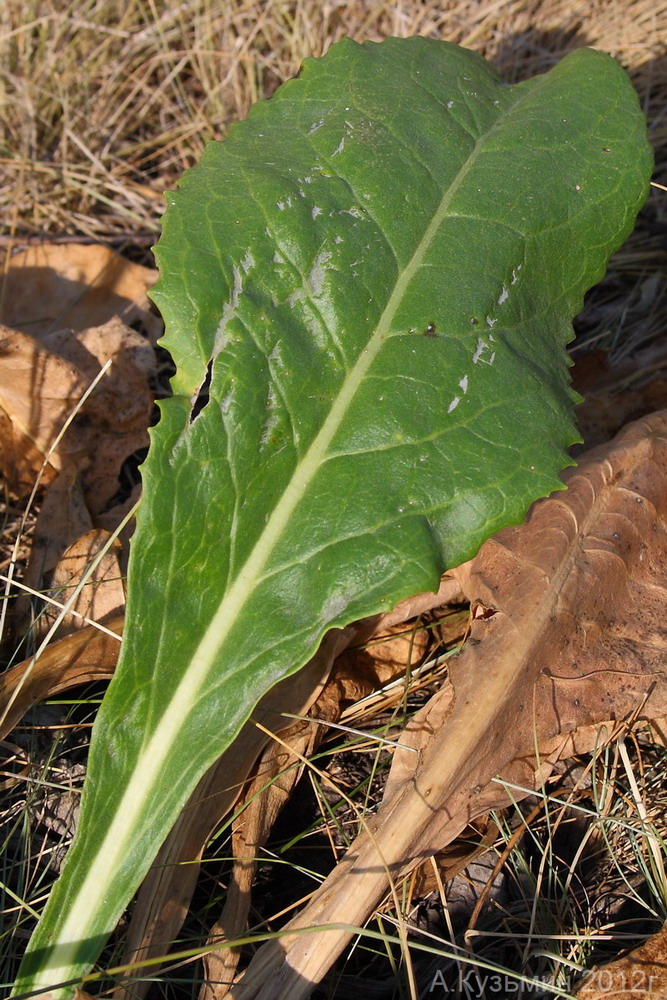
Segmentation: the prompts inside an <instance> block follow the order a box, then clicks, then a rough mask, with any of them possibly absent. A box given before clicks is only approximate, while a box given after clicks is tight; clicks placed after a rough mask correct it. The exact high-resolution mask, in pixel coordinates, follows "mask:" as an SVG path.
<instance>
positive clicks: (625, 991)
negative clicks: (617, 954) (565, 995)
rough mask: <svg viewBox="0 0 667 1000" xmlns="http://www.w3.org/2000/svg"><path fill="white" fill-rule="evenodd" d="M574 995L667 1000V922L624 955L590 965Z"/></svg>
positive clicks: (597, 999) (593, 999) (589, 999)
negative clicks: (637, 946) (598, 964)
mask: <svg viewBox="0 0 667 1000" xmlns="http://www.w3.org/2000/svg"><path fill="white" fill-rule="evenodd" d="M574 995H575V997H577V1000H603V998H604V1000H646V997H653V1000H665V997H667V925H664V926H663V927H661V928H660V930H659V931H658V932H657V933H656V934H652V935H651V937H650V938H649V939H648V940H647V941H645V942H644V944H642V945H640V946H639V948H634V949H633V950H632V951H630V952H628V954H627V955H624V956H623V958H618V959H616V961H615V962H610V963H609V964H607V965H601V966H596V968H594V969H591V971H590V972H589V973H588V974H587V975H586V977H585V978H584V981H583V982H582V984H581V986H580V987H579V989H578V990H577V992H576V993H575V994H574Z"/></svg>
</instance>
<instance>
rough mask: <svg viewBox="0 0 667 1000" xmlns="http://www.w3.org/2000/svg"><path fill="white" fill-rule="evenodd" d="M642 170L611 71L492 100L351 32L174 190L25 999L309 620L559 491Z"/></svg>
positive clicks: (311, 643)
mask: <svg viewBox="0 0 667 1000" xmlns="http://www.w3.org/2000/svg"><path fill="white" fill-rule="evenodd" d="M649 170H650V154H649V150H648V146H647V141H646V130H645V123H644V120H643V117H642V115H641V113H640V110H639V107H638V102H637V100H636V97H635V95H634V93H633V91H632V88H631V86H630V84H629V81H628V79H627V78H626V76H625V74H624V73H623V71H622V70H621V69H620V67H619V66H618V65H617V64H616V63H614V62H613V60H611V59H610V58H608V57H607V56H604V55H601V54H600V53H596V52H593V51H590V50H582V51H579V52H576V53H574V54H573V55H570V56H568V57H567V58H566V59H565V60H563V62H562V63H561V64H560V65H559V66H557V67H556V68H555V69H554V70H552V71H551V72H550V73H549V74H547V75H546V76H542V77H538V78H536V79H534V80H531V81H529V82H527V83H522V84H519V85H517V86H506V85H504V84H503V83H502V82H501V81H500V80H499V79H498V78H497V76H496V74H495V72H494V71H493V69H492V68H491V67H490V66H489V65H488V64H486V63H485V62H484V61H483V60H482V59H481V58H479V57H478V56H476V55H474V54H472V53H470V52H467V51H465V50H462V49H460V48H457V47H455V46H452V45H449V44H446V43H444V42H436V41H430V40H427V39H423V38H414V39H408V40H396V39H390V40H388V41H385V42H383V43H382V44H379V45H377V44H370V43H369V44H366V45H363V46H358V45H356V44H354V43H352V42H349V41H345V42H341V43H340V44H339V45H336V46H335V47H334V48H333V49H332V50H331V51H330V52H329V54H328V55H327V56H326V57H324V58H323V59H321V60H316V61H308V62H307V63H306V65H305V67H304V70H303V73H302V75H301V77H300V78H299V79H298V80H295V81H292V82H290V83H288V84H286V85H285V86H283V87H282V88H281V89H280V90H279V91H278V93H277V94H276V96H275V97H274V98H273V99H272V100H271V101H269V102H266V103H264V104H260V105H258V106H256V107H255V108H254V109H253V111H252V112H251V114H250V117H249V119H248V120H247V121H246V122H244V123H243V124H240V125H238V126H236V127H235V128H234V129H233V130H232V131H231V134H230V136H229V138H228V139H227V140H226V141H225V142H224V143H221V144H217V143H216V144H212V145H210V146H209V147H208V149H207V151H206V153H205V155H204V157H203V160H202V162H201V164H200V166H198V167H197V168H195V169H194V170H192V171H190V172H189V173H188V174H186V176H185V177H184V178H183V182H182V185H181V188H180V190H179V191H178V192H177V193H175V194H171V195H169V209H168V212H167V215H166V218H165V224H164V235H163V237H162V240H161V241H160V244H159V248H158V254H157V256H158V261H159V266H160V270H161V280H160V283H159V286H158V288H157V290H156V292H155V299H156V301H157V303H158V305H159V306H160V308H161V309H162V312H163V314H164V316H165V319H166V323H167V336H166V338H165V341H164V342H165V345H166V347H168V348H169V350H170V351H171V352H172V355H173V357H174V360H175V362H176V365H177V369H178V371H177V374H176V376H175V377H174V379H173V383H172V384H173V389H174V397H173V398H172V399H170V400H168V401H167V402H165V403H163V404H162V407H161V410H162V415H161V419H160V422H159V425H158V426H157V428H156V430H155V431H154V432H153V440H152V446H151V451H150V455H149V458H148V461H147V463H146V465H145V467H144V477H145V497H144V501H143V503H142V506H141V510H140V514H139V519H138V528H137V532H136V535H135V538H134V541H133V549H132V561H131V567H130V594H129V600H128V609H127V624H126V628H125V638H124V643H123V653H122V658H121V663H120V665H119V668H118V671H117V675H116V677H115V678H114V680H113V682H112V684H111V686H110V688H109V692H108V695H107V697H106V698H105V700H104V704H103V706H102V709H101V711H100V714H99V718H98V721H97V724H96V727H95V734H94V739H93V745H92V747H91V752H90V765H89V774H88V779H87V783H86V788H85V792H84V796H83V799H84V801H83V808H82V815H81V823H80V829H79V831H78V834H77V838H76V841H75V844H74V846H73V848H72V850H71V852H70V857H69V860H68V863H67V865H66V868H65V872H64V874H63V876H62V878H61V879H60V881H59V882H58V884H57V885H56V887H55V889H54V891H53V893H52V897H51V900H50V902H49V904H48V906H47V908H46V911H45V915H44V917H43V919H42V922H41V924H40V926H39V928H38V930H37V931H36V933H35V935H34V937H33V939H32V942H31V944H30V948H29V952H28V957H27V958H26V961H25V963H24V967H23V971H22V974H21V977H20V980H19V983H18V984H17V985H18V988H19V989H21V990H31V989H37V988H46V987H48V986H50V985H52V984H54V983H58V982H62V981H64V980H66V979H70V978H73V977H76V976H78V975H80V974H81V973H83V972H84V971H85V970H86V969H87V968H88V967H89V966H90V964H91V963H92V962H93V961H94V959H95V957H96V955H97V954H98V953H99V950H100V947H101V944H102V942H103V941H104V939H105V937H106V936H107V935H108V934H109V932H110V931H111V929H112V928H113V926H114V925H115V923H116V921H117V919H118V917H119V914H120V913H121V911H122V909H123V907H124V906H125V905H126V904H127V902H128V900H129V898H130V897H131V895H132V893H133V892H134V891H135V889H136V888H137V885H138V883H139V882H140V880H141V878H142V877H143V875H144V873H145V872H146V869H147V867H148V866H149V864H150V862H151V859H152V857H153V856H154V855H155V853H156V851H157V849H158V847H159V845H160V843H161V842H162V840H163V839H164V837H165V836H166V834H167V833H168V831H169V829H170V827H171V825H172V824H173V822H174V821H175V818H176V816H177V815H178V812H179V810H180V809H181V808H182V806H183V803H184V802H185V801H186V799H187V797H188V795H189V794H190V792H191V791H192V789H193V788H194V786H195V784H196V782H197V781H198V779H199V778H200V776H201V775H202V773H203V772H204V771H205V769H206V768H208V767H209V765H210V764H211V763H212V762H213V761H214V760H215V759H216V758H217V757H218V755H219V754H220V753H221V752H222V750H223V749H224V748H225V747H226V746H228V745H229V743H230V741H232V740H233V739H234V736H235V734H236V733H237V732H238V730H239V728H240V727H241V726H242V724H243V723H244V721H245V720H246V719H247V718H248V715H249V713H250V712H251V711H252V709H253V707H254V705H255V704H256V702H257V700H258V699H259V697H260V696H261V695H262V694H263V692H265V691H267V689H269V688H271V687H272V686H273V685H274V684H275V683H276V682H277V681H278V680H279V679H280V678H282V677H285V676H286V675H288V674H289V673H291V672H293V671H295V670H297V669H299V667H301V666H302V664H304V663H305V662H306V661H307V660H308V658H309V657H310V656H311V654H312V653H313V652H314V650H315V649H316V647H317V645H318V643H319V642H320V639H321V637H322V635H323V633H324V632H325V631H326V630H327V629H329V628H331V627H333V626H342V625H344V624H346V623H347V622H349V621H351V620H353V619H355V618H358V617H361V616H364V615H368V614H371V613H375V612H378V611H380V610H382V609H386V608H389V607H390V606H391V605H393V604H394V603H395V602H397V601H398V600H399V599H400V598H403V597H406V596H408V595H409V594H412V593H415V592H418V591H423V590H428V589H434V588H436V587H437V584H438V578H439V576H440V574H441V572H442V571H443V570H444V569H445V568H446V567H447V566H452V565H454V564H457V563H460V562H461V561H462V560H465V559H467V558H468V557H470V556H472V555H473V553H474V552H475V551H476V549H477V548H478V547H479V545H480V544H481V542H482V541H483V540H484V539H485V538H486V537H487V536H488V535H490V534H491V533H493V532H495V531H496V530H497V529H499V528H501V527H503V526H504V525H507V524H508V523H512V522H516V521H519V520H520V519H521V518H522V516H523V514H524V512H525V511H526V509H527V507H528V505H529V504H530V503H531V501H533V500H534V499H536V498H537V497H539V496H543V495H544V494H547V493H549V492H550V491H551V490H553V489H554V488H557V487H558V486H559V479H558V472H559V470H560V469H561V468H562V467H563V466H565V465H566V464H568V460H567V456H566V448H567V446H568V445H569V444H571V443H572V441H573V440H574V439H575V437H576V434H575V431H574V428H573V422H572V413H571V411H572V403H573V401H574V400H573V394H572V392H571V390H570V388H569V384H568V377H567V357H566V352H565V345H566V343H567V341H568V339H569V338H570V336H571V319H572V317H573V315H574V314H575V313H576V312H577V311H578V309H579V308H580V306H581V302H582V296H583V294H584V292H585V290H586V289H587V288H588V287H589V286H590V285H591V284H592V283H593V282H594V281H596V280H597V279H598V278H599V277H600V276H601V275H602V273H603V271H604V267H605V263H606V260H607V258H608V256H609V254H610V253H611V251H613V250H614V249H615V248H616V247H617V246H618V245H619V243H620V242H621V240H622V239H623V238H624V237H625V235H626V234H627V233H628V232H629V230H630V228H631V226H632V224H633V221H634V217H635V213H636V211H637V210H638V207H639V206H640V204H641V203H642V201H643V199H644V197H645V194H646V191H647V181H648V175H649ZM208 380H210V398H209V399H208V401H207V402H206V403H205V405H204V406H203V408H201V409H200V412H197V409H196V408H195V405H194V401H195V400H196V399H197V396H198V394H200V392H201V390H202V387H205V386H206V385H207V381H208ZM64 993H67V991H64Z"/></svg>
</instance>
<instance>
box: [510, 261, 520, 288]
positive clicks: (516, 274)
mask: <svg viewBox="0 0 667 1000" xmlns="http://www.w3.org/2000/svg"><path fill="white" fill-rule="evenodd" d="M522 267H523V264H517V266H516V267H513V268H512V281H511V284H512V285H516V283H517V281H518V280H519V271H520V270H521V268H522Z"/></svg>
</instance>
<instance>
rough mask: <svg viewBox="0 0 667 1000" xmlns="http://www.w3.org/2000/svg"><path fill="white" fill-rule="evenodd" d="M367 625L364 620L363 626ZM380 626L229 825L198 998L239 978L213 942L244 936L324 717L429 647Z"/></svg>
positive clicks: (289, 736) (272, 749) (421, 633)
mask: <svg viewBox="0 0 667 1000" xmlns="http://www.w3.org/2000/svg"><path fill="white" fill-rule="evenodd" d="M429 596H430V597H433V596H434V595H429ZM424 603H426V598H424ZM413 607H414V605H411V604H408V603H407V602H405V603H404V602H402V607H401V608H400V610H397V609H395V611H394V613H398V614H404V613H409V612H410V611H411V610H412V608H413ZM386 620H387V619H385V621H386ZM368 627H369V626H365V625H363V624H361V623H360V626H359V629H358V631H362V630H364V629H367V628H368ZM370 627H372V626H370ZM382 631H386V632H388V633H389V634H388V635H384V636H382V637H381V638H376V637H375V636H372V637H370V638H369V640H368V641H367V642H365V643H364V644H362V645H355V646H351V647H350V648H349V649H347V650H344V651H343V652H342V653H341V654H340V655H339V656H338V657H337V659H336V661H335V663H334V666H333V669H332V671H331V676H330V677H329V679H328V681H327V683H326V685H325V687H324V689H323V691H322V693H321V694H320V696H319V698H318V699H317V701H316V702H315V703H314V704H313V705H312V707H311V709H310V711H309V713H308V714H309V715H310V716H311V717H312V719H316V720H318V721H321V722H322V723H324V725H321V726H318V725H313V723H312V722H311V721H300V722H297V723H296V724H295V725H294V726H291V727H290V728H289V729H288V730H287V731H286V732H284V733H281V734H280V735H281V741H282V742H278V741H274V742H272V743H270V744H269V745H268V746H267V747H266V748H265V750H264V753H263V754H262V757H261V760H260V763H259V767H258V769H257V774H256V775H255V777H254V778H253V780H252V782H251V783H250V786H249V787H248V790H247V792H246V794H245V801H246V807H245V809H244V810H243V812H242V813H241V814H240V815H239V816H238V817H237V819H236V820H235V822H234V824H233V826H232V830H233V836H232V854H233V857H234V868H233V871H232V878H231V881H230V885H229V889H228V892H227V898H226V900H225V905H224V908H223V912H222V915H221V917H220V920H219V921H218V922H217V923H216V924H215V925H214V926H213V927H212V928H211V930H210V932H209V938H208V944H209V945H210V946H211V948H214V949H215V950H213V951H211V952H209V953H208V954H207V955H205V956H204V959H203V963H204V985H203V986H202V988H201V991H200V994H199V1000H222V998H223V997H225V996H226V995H227V993H228V992H229V988H230V986H231V985H232V983H233V981H234V975H235V972H236V968H237V965H238V961H239V958H240V951H239V950H238V949H234V948H219V947H218V948H216V945H219V944H220V942H221V941H225V940H230V939H233V938H234V937H239V936H240V935H241V934H243V933H244V931H246V929H247V921H248V913H249V911H250V890H251V888H252V883H253V879H254V876H255V872H256V869H257V861H258V858H259V856H260V851H261V848H262V847H264V845H265V844H266V841H267V840H268V837H269V834H270V832H271V829H272V828H273V824H274V823H275V821H276V819H277V817H278V814H279V813H280V810H281V809H282V807H283V805H284V804H285V803H286V801H287V800H288V798H289V796H290V794H291V792H292V790H293V789H294V786H295V785H296V783H297V781H298V780H299V777H300V775H301V771H302V767H303V765H301V766H299V764H300V761H302V760H303V759H305V758H307V757H308V756H309V755H310V754H311V753H312V752H313V751H314V750H315V748H316V747H317V746H318V745H319V743H320V741H321V739H322V737H323V736H324V735H325V734H326V731H327V730H326V723H327V722H336V721H338V719H339V718H340V716H341V714H342V711H343V709H344V707H345V705H346V704H349V703H351V702H355V701H358V700H359V699H360V698H363V697H364V696H365V695H367V694H370V693H371V692H372V691H376V690H378V689H379V688H380V687H382V686H383V685H384V684H387V683H388V682H390V681H392V680H395V679H396V678H398V677H401V676H403V675H404V674H405V673H406V671H407V670H408V669H409V668H410V667H414V666H416V664H418V663H419V662H420V660H421V659H422V657H423V655H424V653H425V652H426V649H427V646H428V641H429V635H428V632H427V630H426V629H424V628H416V629H406V627H405V625H404V624H403V623H402V622H401V623H397V624H395V625H393V626H391V627H390V628H385V629H383V630H382Z"/></svg>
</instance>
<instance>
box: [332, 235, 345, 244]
mask: <svg viewBox="0 0 667 1000" xmlns="http://www.w3.org/2000/svg"><path fill="white" fill-rule="evenodd" d="M342 242H343V237H342V236H334V243H342Z"/></svg>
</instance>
